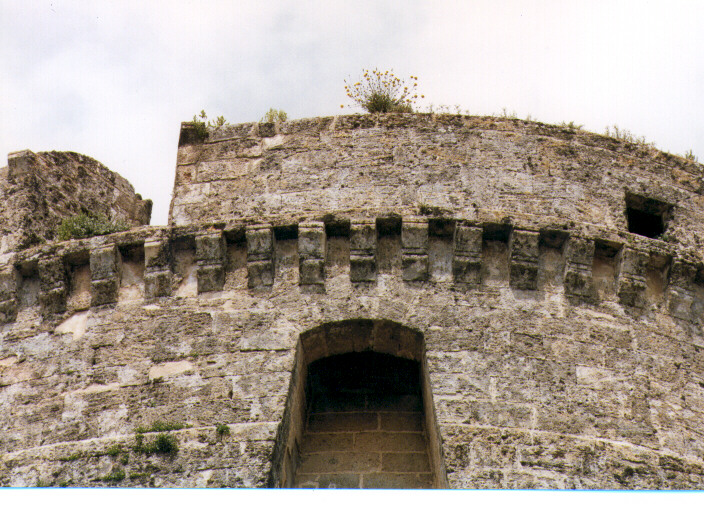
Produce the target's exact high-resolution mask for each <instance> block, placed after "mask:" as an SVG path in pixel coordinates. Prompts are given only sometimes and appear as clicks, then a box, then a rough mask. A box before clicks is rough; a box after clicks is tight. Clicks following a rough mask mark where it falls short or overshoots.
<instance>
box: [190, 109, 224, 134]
mask: <svg viewBox="0 0 704 511" xmlns="http://www.w3.org/2000/svg"><path fill="white" fill-rule="evenodd" d="M192 122H193V126H194V127H195V129H196V136H197V137H198V139H199V140H205V139H206V138H208V128H220V127H222V126H224V125H225V124H227V121H226V120H225V117H223V116H222V115H218V116H217V117H216V118H215V120H212V119H208V114H206V113H205V110H201V111H200V114H198V115H194V116H193V121H192Z"/></svg>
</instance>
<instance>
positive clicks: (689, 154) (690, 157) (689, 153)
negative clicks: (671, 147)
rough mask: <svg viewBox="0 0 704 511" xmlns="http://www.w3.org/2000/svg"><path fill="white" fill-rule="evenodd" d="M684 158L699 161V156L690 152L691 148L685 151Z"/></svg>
mask: <svg viewBox="0 0 704 511" xmlns="http://www.w3.org/2000/svg"><path fill="white" fill-rule="evenodd" d="M684 159H685V160H689V161H693V162H694V163H697V162H698V161H699V158H697V157H696V156H694V153H693V152H692V150H691V149H690V150H689V151H687V152H686V153H685V155H684Z"/></svg>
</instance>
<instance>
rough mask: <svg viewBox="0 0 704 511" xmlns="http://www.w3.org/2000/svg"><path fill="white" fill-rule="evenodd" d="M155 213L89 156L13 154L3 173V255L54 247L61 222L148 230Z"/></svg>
mask: <svg viewBox="0 0 704 511" xmlns="http://www.w3.org/2000/svg"><path fill="white" fill-rule="evenodd" d="M151 207H152V203H151V201H150V200H143V199H142V197H141V196H140V195H139V194H135V191H134V188H133V187H132V185H131V184H130V183H129V182H128V181H127V180H126V179H125V178H123V177H121V176H120V175H118V174H116V173H115V172H112V171H110V170H109V169H108V168H107V167H105V166H104V165H102V164H101V163H100V162H98V161H96V160H94V159H93V158H90V157H88V156H83V155H81V154H77V153H71V152H45V153H33V152H31V151H20V152H16V153H11V154H10V155H9V156H8V167H7V168H6V169H3V171H2V172H0V219H2V222H0V253H7V252H10V251H13V250H20V249H24V248H27V247H29V246H31V245H36V244H39V243H43V242H45V241H52V240H53V239H54V238H55V236H56V230H57V228H58V227H59V225H61V221H62V220H63V219H64V218H69V217H72V216H75V215H78V214H79V213H90V214H93V215H98V214H99V215H103V216H105V217H107V218H108V219H110V220H112V221H123V222H126V223H127V224H128V225H130V226H139V225H145V224H149V218H150V216H151Z"/></svg>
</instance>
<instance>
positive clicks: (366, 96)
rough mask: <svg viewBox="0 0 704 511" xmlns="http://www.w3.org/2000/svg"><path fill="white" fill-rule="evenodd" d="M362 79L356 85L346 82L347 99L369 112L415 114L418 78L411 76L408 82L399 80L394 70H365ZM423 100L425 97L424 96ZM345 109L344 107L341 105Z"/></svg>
mask: <svg viewBox="0 0 704 511" xmlns="http://www.w3.org/2000/svg"><path fill="white" fill-rule="evenodd" d="M363 73H364V74H363V75H362V78H361V79H360V80H359V81H357V82H355V83H348V82H347V80H345V93H346V94H347V97H348V98H350V99H351V100H352V101H354V102H355V103H356V104H357V105H359V106H361V107H362V108H364V109H365V110H366V111H367V112H369V113H370V114H371V113H375V112H382V113H384V112H405V113H411V112H413V105H414V104H415V102H416V101H417V100H418V97H419V96H418V94H417V93H416V88H417V87H418V77H417V76H411V77H410V79H409V80H408V81H406V80H403V79H401V78H398V77H397V76H396V75H395V74H394V73H393V70H388V71H383V72H382V71H379V70H378V69H373V70H371V71H370V70H368V69H365V70H363ZM420 97H421V98H423V97H425V96H423V95H421V96H420ZM341 106H342V107H343V108H344V105H341Z"/></svg>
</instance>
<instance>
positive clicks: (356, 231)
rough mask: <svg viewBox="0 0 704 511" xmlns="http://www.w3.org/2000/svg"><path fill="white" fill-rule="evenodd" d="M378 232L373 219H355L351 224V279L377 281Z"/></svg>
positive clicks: (353, 280)
mask: <svg viewBox="0 0 704 511" xmlns="http://www.w3.org/2000/svg"><path fill="white" fill-rule="evenodd" d="M376 245H377V232H376V222H375V221H373V220H354V221H353V222H352V223H351V225H350V280H351V281H352V282H375V281H376V278H377V264H376Z"/></svg>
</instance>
